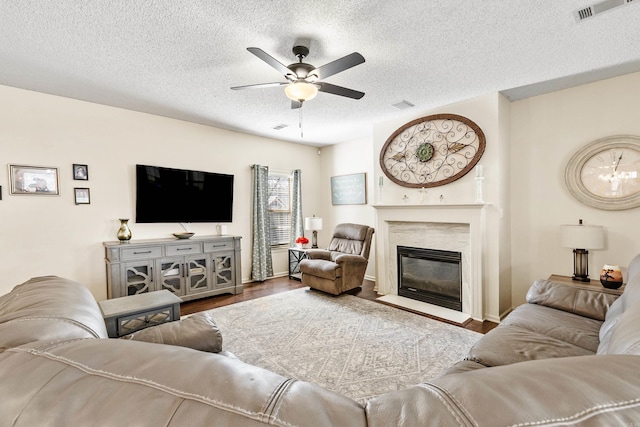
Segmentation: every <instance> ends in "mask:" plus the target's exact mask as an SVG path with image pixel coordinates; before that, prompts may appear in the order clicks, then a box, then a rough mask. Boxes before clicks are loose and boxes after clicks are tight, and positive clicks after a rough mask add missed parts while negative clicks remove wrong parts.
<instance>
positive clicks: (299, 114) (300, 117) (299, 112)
mask: <svg viewBox="0 0 640 427" xmlns="http://www.w3.org/2000/svg"><path fill="white" fill-rule="evenodd" d="M302 105H303V103H302V102H300V108H298V127H299V128H300V138H304V134H303V131H302Z"/></svg>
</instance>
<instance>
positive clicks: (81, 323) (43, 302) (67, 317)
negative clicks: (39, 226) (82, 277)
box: [0, 276, 107, 351]
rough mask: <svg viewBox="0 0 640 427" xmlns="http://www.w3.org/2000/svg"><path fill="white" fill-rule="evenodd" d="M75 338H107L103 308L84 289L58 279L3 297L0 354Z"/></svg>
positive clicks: (17, 289)
mask: <svg viewBox="0 0 640 427" xmlns="http://www.w3.org/2000/svg"><path fill="white" fill-rule="evenodd" d="M18 326H19V327H18ZM74 338H107V329H106V326H105V324H104V319H103V318H102V312H101V311H100V307H99V306H98V303H97V302H96V300H95V298H94V297H93V295H92V294H91V292H89V290H88V289H87V288H86V287H85V286H83V285H81V284H79V283H76V282H74V281H72V280H68V279H63V278H60V277H57V276H43V277H35V278H32V279H30V280H28V281H27V282H25V283H22V284H20V285H17V286H16V287H15V288H13V290H12V291H11V292H9V293H8V294H6V295H3V296H2V297H0V351H3V350H5V349H7V348H10V347H16V346H20V345H23V344H25V343H29V342H33V341H40V340H46V341H53V340H67V339H74Z"/></svg>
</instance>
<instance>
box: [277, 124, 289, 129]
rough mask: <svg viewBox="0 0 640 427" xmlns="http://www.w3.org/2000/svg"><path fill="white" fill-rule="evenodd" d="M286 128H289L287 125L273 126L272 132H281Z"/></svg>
mask: <svg viewBox="0 0 640 427" xmlns="http://www.w3.org/2000/svg"><path fill="white" fill-rule="evenodd" d="M286 127H289V125H285V124H281V125H278V126H274V127H273V129H274V130H281V129H284V128H286Z"/></svg>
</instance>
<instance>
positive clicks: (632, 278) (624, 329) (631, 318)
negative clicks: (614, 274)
mask: <svg viewBox="0 0 640 427" xmlns="http://www.w3.org/2000/svg"><path fill="white" fill-rule="evenodd" d="M639 322H640V255H637V256H636V257H635V258H634V259H633V260H631V262H630V263H629V268H628V270H627V284H626V286H625V289H624V292H623V293H622V296H620V298H618V300H617V301H616V302H615V303H614V304H613V305H612V306H611V307H610V308H609V310H608V311H607V315H606V317H605V321H604V323H603V324H602V327H601V328H600V345H599V346H598V354H639V355H640V328H638V326H637V325H638V324H639Z"/></svg>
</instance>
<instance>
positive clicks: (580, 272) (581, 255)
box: [571, 249, 591, 282]
mask: <svg viewBox="0 0 640 427" xmlns="http://www.w3.org/2000/svg"><path fill="white" fill-rule="evenodd" d="M571 279H572V280H575V281H577V282H590V281H591V279H589V251H588V250H586V249H574V250H573V276H572V277H571Z"/></svg>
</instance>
